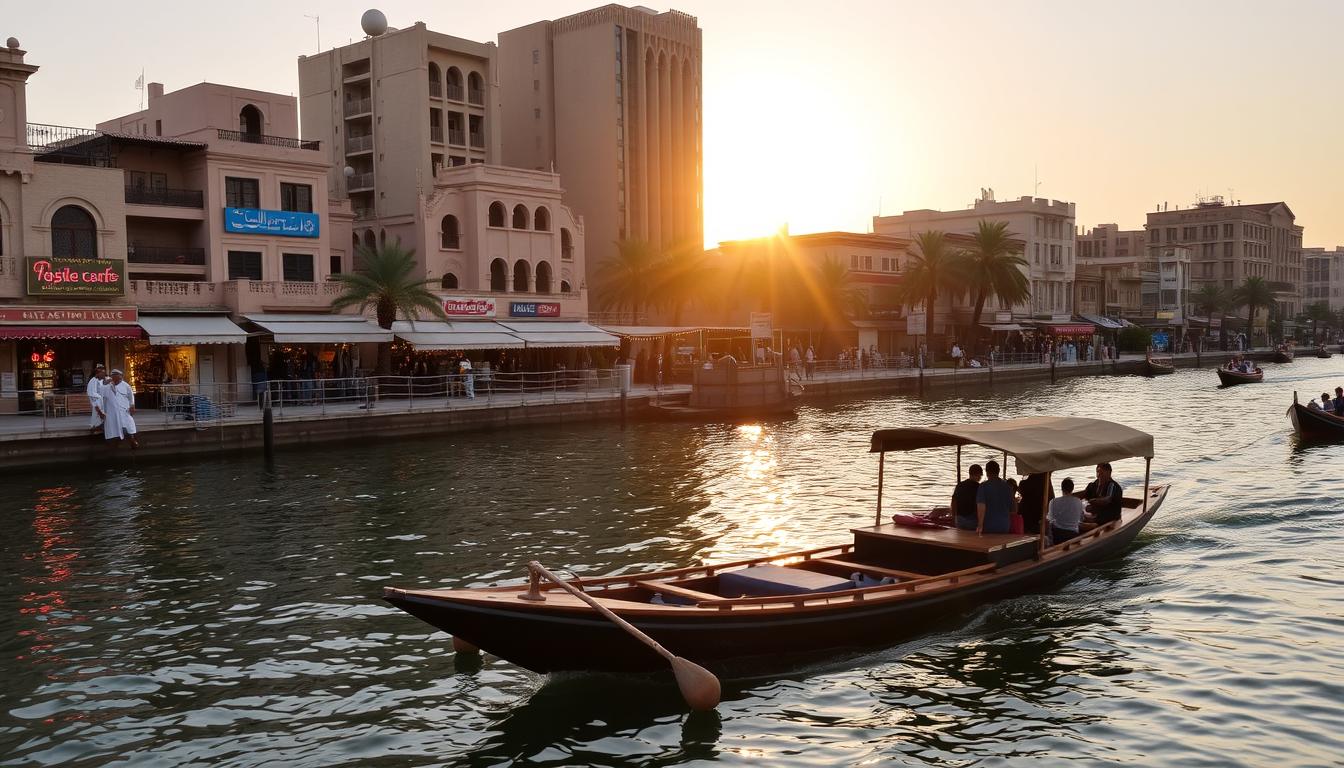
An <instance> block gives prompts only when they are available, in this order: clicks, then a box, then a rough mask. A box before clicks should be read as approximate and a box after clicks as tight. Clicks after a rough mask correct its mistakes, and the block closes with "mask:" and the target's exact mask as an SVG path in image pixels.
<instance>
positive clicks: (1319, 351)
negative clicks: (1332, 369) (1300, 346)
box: [1316, 344, 1330, 360]
mask: <svg viewBox="0 0 1344 768" xmlns="http://www.w3.org/2000/svg"><path fill="white" fill-rule="evenodd" d="M1316 356H1317V357H1319V358H1321V359H1323V360H1324V359H1326V358H1328V357H1330V350H1328V349H1326V348H1325V345H1324V344H1322V345H1321V346H1319V347H1317V348H1316Z"/></svg>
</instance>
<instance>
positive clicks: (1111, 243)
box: [1075, 224, 1191, 325]
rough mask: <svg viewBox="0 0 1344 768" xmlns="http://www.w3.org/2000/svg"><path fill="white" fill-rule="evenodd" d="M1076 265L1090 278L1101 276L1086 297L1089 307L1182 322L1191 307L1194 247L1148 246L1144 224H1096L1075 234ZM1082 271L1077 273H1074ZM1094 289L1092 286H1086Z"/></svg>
mask: <svg viewBox="0 0 1344 768" xmlns="http://www.w3.org/2000/svg"><path fill="white" fill-rule="evenodd" d="M1077 242H1078V266H1077V269H1078V270H1080V271H1081V270H1086V271H1087V275H1088V278H1089V282H1092V281H1093V280H1097V281H1100V283H1099V285H1100V288H1099V289H1098V290H1097V292H1096V293H1097V296H1096V298H1095V301H1094V300H1092V299H1091V298H1083V294H1081V293H1080V294H1078V295H1077V296H1075V300H1078V299H1082V300H1083V301H1084V302H1085V303H1086V304H1087V305H1088V307H1089V309H1088V311H1086V312H1084V311H1083V310H1082V309H1079V308H1077V307H1075V310H1076V311H1077V312H1078V314H1098V315H1106V316H1110V317H1116V318H1125V319H1130V320H1138V319H1148V320H1164V321H1171V322H1173V323H1175V324H1177V325H1183V324H1184V318H1185V316H1186V315H1187V314H1188V311H1189V296H1190V256H1191V254H1190V249H1188V248H1186V247H1184V246H1180V245H1170V246H1168V245H1161V244H1159V245H1157V246H1154V247H1152V248H1150V247H1149V246H1148V242H1147V232H1146V231H1145V230H1122V229H1120V228H1119V227H1117V226H1116V225H1115V224H1098V225H1097V226H1096V227H1095V228H1093V229H1091V230H1087V231H1084V232H1082V233H1080V234H1079V235H1078V236H1077ZM1077 274H1081V272H1078V273H1075V277H1077ZM1084 293H1086V294H1088V295H1089V296H1090V294H1091V293H1092V291H1091V290H1087V291H1084Z"/></svg>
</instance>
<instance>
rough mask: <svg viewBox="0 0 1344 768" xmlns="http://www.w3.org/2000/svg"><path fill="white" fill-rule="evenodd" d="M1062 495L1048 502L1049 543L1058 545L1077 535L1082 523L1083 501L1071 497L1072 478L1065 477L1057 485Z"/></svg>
mask: <svg viewBox="0 0 1344 768" xmlns="http://www.w3.org/2000/svg"><path fill="white" fill-rule="evenodd" d="M1059 490H1060V492H1061V493H1063V494H1064V495H1063V496H1060V497H1059V498H1057V499H1054V500H1052V501H1051V502H1050V511H1049V512H1048V513H1047V515H1048V517H1049V521H1050V542H1051V543H1052V544H1059V543H1061V542H1065V541H1068V540H1069V539H1072V538H1073V537H1074V536H1077V535H1078V526H1079V525H1081V524H1082V522H1083V500H1082V499H1080V498H1078V497H1077V496H1074V495H1073V478H1071V477H1066V478H1064V482H1062V483H1060V484H1059Z"/></svg>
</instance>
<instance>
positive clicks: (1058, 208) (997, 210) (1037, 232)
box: [873, 190, 1074, 322]
mask: <svg viewBox="0 0 1344 768" xmlns="http://www.w3.org/2000/svg"><path fill="white" fill-rule="evenodd" d="M981 221H991V222H993V221H1006V222H1008V231H1009V232H1010V233H1012V234H1013V235H1014V236H1015V237H1016V238H1017V239H1019V240H1021V241H1022V242H1023V243H1024V246H1023V251H1022V254H1021V255H1022V258H1024V259H1025V260H1026V262H1027V266H1026V268H1025V270H1024V272H1025V274H1026V276H1027V279H1028V281H1029V282H1030V284H1031V299H1030V301H1029V302H1028V303H1026V304H1020V305H1018V306H1014V307H1003V306H1000V307H997V309H998V310H1002V311H1010V312H1011V313H1012V319H1013V320H1026V319H1031V318H1033V317H1044V318H1047V319H1054V320H1057V321H1061V322H1067V321H1068V320H1069V317H1070V315H1071V314H1072V312H1073V277H1074V204H1073V203H1066V202H1063V201H1060V200H1046V199H1044V198H1031V197H1023V198H1020V199H1017V200H1005V201H997V200H995V199H994V195H993V191H992V190H986V191H985V192H984V193H983V194H981V196H980V198H979V199H977V200H976V201H975V204H974V205H973V206H972V207H970V208H967V209H965V210H957V211H932V210H916V211H906V212H904V213H902V214H899V215H895V216H875V217H873V231H874V232H877V233H878V234H882V235H890V236H893V237H900V238H905V239H909V240H913V239H914V237H915V236H916V235H918V234H919V233H921V232H925V231H928V230H940V231H942V232H947V233H957V234H967V235H969V234H973V233H974V232H975V231H976V228H977V227H978V226H979V225H980V222H981ZM989 309H991V310H992V309H995V308H992V307H991V308H989Z"/></svg>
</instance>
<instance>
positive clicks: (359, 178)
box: [346, 172, 373, 192]
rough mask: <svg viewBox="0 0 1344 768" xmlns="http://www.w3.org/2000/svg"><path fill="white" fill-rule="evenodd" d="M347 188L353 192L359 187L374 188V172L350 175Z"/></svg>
mask: <svg viewBox="0 0 1344 768" xmlns="http://www.w3.org/2000/svg"><path fill="white" fill-rule="evenodd" d="M346 189H347V190H349V191H351V192H353V191H355V190H357V189H373V173H372V172H370V173H356V174H355V175H354V176H351V177H350V181H349V182H348V186H347V187H346Z"/></svg>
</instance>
